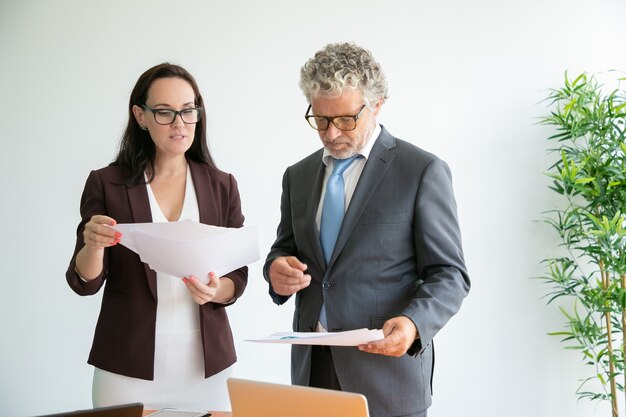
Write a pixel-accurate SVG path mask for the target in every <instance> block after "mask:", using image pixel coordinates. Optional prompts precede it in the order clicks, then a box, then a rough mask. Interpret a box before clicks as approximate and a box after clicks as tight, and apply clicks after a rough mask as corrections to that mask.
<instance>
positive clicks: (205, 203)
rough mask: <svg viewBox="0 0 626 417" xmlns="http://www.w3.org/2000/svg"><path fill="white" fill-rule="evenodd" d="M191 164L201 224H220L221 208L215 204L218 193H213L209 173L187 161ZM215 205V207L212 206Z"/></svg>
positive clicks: (199, 165) (194, 163)
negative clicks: (218, 217)
mask: <svg viewBox="0 0 626 417" xmlns="http://www.w3.org/2000/svg"><path fill="white" fill-rule="evenodd" d="M187 163H188V164H189V170H190V171H191V179H192V180H193V187H194V190H195V191H196V200H198V211H199V213H198V218H199V219H200V223H204V224H218V219H217V216H218V214H219V212H220V211H219V207H217V205H216V204H215V198H214V197H213V196H215V195H216V193H214V192H213V184H212V182H211V178H210V175H209V171H208V170H207V169H205V168H204V167H203V166H202V165H201V164H199V163H197V162H194V161H190V160H189V159H188V160H187ZM211 204H213V206H211Z"/></svg>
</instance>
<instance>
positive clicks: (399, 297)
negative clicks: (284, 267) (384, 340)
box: [264, 127, 470, 417]
mask: <svg viewBox="0 0 626 417" xmlns="http://www.w3.org/2000/svg"><path fill="white" fill-rule="evenodd" d="M323 177H324V164H323V163H322V150H319V151H318V152H315V153H314V154H312V155H310V156H308V157H307V158H305V159H303V160H302V161H300V162H298V163H296V164H295V165H293V166H291V167H289V168H287V170H286V172H285V175H284V177H283V194H282V200H281V221H280V225H279V227H278V232H277V239H276V241H275V242H274V244H273V246H272V249H271V251H270V253H269V255H268V257H267V260H266V262H265V266H264V275H265V279H266V280H268V282H269V274H268V272H269V266H270V264H271V263H272V261H273V260H274V259H275V258H277V257H279V256H290V255H292V256H296V257H298V258H299V259H300V260H301V261H302V262H304V263H305V264H307V266H308V269H307V271H306V272H307V273H309V274H310V275H311V277H312V282H311V284H310V285H309V286H308V287H307V288H305V289H303V290H301V291H299V292H298V293H296V300H295V312H294V318H293V330H294V331H305V332H306V331H314V329H315V326H316V323H317V320H318V317H319V313H320V308H321V305H322V301H324V302H325V306H326V314H327V320H328V327H329V330H331V331H342V330H352V329H358V328H362V327H366V328H370V329H376V328H378V329H380V328H382V325H383V323H384V322H385V321H386V320H388V319H390V318H392V317H396V316H401V315H402V316H406V317H408V318H410V319H411V320H412V321H413V323H415V326H416V327H417V329H418V331H419V335H420V338H419V339H418V340H417V341H416V342H415V343H414V345H413V346H412V347H411V349H409V352H408V353H409V354H407V355H404V356H403V357H400V358H394V357H388V356H381V355H373V354H369V353H364V352H361V351H359V350H358V349H357V348H355V347H333V348H332V352H333V359H334V363H335V368H336V371H337V377H338V378H339V382H340V384H341V387H342V389H343V390H345V391H352V392H359V393H362V394H364V395H365V396H366V397H367V399H368V403H369V407H370V413H371V414H372V416H373V417H390V416H406V415H412V414H415V413H418V412H420V411H422V410H425V409H426V408H428V407H429V406H430V404H431V377H432V369H433V365H434V351H433V347H432V340H433V337H434V336H435V334H436V333H437V332H438V331H439V330H440V329H441V328H442V327H443V326H444V325H445V324H446V322H447V321H448V320H449V319H450V317H452V316H453V315H454V314H455V313H456V312H457V311H458V310H459V308H460V306H461V302H462V300H463V298H464V297H465V296H466V295H467V293H468V291H469V287H470V282H469V278H468V275H467V272H466V268H465V263H464V260H463V251H462V248H461V234H460V231H459V226H458V222H457V216H456V203H455V199H454V194H453V191H452V180H451V176H450V171H449V169H448V166H447V165H446V164H445V162H443V161H441V160H440V159H438V158H437V157H436V156H434V155H432V154H430V153H427V152H425V151H423V150H421V149H419V148H417V147H415V146H413V145H411V144H409V143H407V142H405V141H402V140H400V139H397V138H395V137H393V136H392V135H391V134H389V132H387V130H386V129H385V128H384V127H383V128H382V131H381V134H380V136H379V137H378V138H377V140H376V143H375V144H374V146H373V148H372V151H371V153H370V155H369V158H368V160H367V162H366V164H365V167H364V169H363V172H362V174H361V177H360V179H359V182H358V184H357V187H356V189H355V191H354V195H353V197H352V200H351V202H350V206H349V207H348V209H347V211H346V215H345V217H344V221H343V224H342V227H341V231H340V232H339V237H338V238H337V243H336V244H335V249H334V252H333V254H332V257H331V260H330V262H329V264H328V265H326V262H325V261H324V256H323V254H322V248H321V244H320V240H319V233H318V231H317V227H316V224H315V216H316V212H317V207H318V203H319V199H320V193H321V189H322V181H323ZM270 295H271V296H272V298H273V299H274V301H275V302H276V303H277V304H282V303H284V302H285V301H287V299H288V298H289V297H284V296H280V295H277V294H275V293H274V292H273V290H272V289H271V287H270ZM310 360H311V348H310V346H300V345H299V346H296V345H294V346H293V348H292V357H291V369H292V382H293V383H294V384H298V385H308V383H309V375H310Z"/></svg>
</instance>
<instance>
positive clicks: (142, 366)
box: [65, 161, 248, 380]
mask: <svg viewBox="0 0 626 417" xmlns="http://www.w3.org/2000/svg"><path fill="white" fill-rule="evenodd" d="M188 162H189V167H190V170H191V176H192V178H193V184H194V188H195V190H196V196H197V199H198V208H199V212H200V213H199V214H200V222H201V223H206V224H211V225H216V226H225V227H241V226H243V221H244V217H243V215H242V213H241V201H240V199H239V191H238V189H237V182H236V181H235V178H234V177H233V176H232V175H230V174H226V173H224V172H221V171H219V170H216V169H212V168H209V167H208V166H206V165H203V164H200V163H196V162H193V161H188ZM80 213H81V217H82V220H81V222H80V224H79V225H78V229H77V236H76V248H75V250H74V255H73V256H72V260H71V261H70V264H69V267H68V269H67V272H66V274H65V276H66V279H67V282H68V284H69V285H70V287H71V288H72V290H74V292H76V293H77V294H79V295H92V294H95V293H96V292H98V290H100V288H101V287H102V286H103V285H104V294H103V296H102V307H101V309H100V316H99V317H98V323H97V325H96V331H95V335H94V339H93V345H92V348H91V353H90V355H89V360H88V363H90V364H91V365H94V366H96V367H98V368H100V369H104V370H106V371H109V372H114V373H117V374H120V375H126V376H130V377H135V378H141V379H147V380H152V379H154V345H155V325H156V311H157V284H156V272H154V271H153V270H151V269H150V268H149V267H148V265H147V264H145V263H142V262H141V260H140V259H139V256H138V255H137V254H136V253H135V252H132V251H131V250H129V249H127V248H126V247H124V246H122V245H115V246H112V247H110V248H107V249H106V250H105V254H104V268H103V271H102V273H101V275H100V276H99V277H98V278H96V279H95V280H93V281H90V282H84V281H83V280H81V279H80V277H79V276H78V274H77V273H76V269H75V267H76V254H77V253H78V251H79V250H80V249H81V248H82V247H83V246H84V242H83V229H84V227H85V224H86V223H87V222H88V221H89V219H90V218H91V216H93V215H95V214H104V215H107V216H109V217H112V218H114V219H115V220H116V221H117V222H118V223H147V222H151V221H152V216H151V214H150V205H149V202H148V193H147V189H146V185H144V184H139V185H136V186H126V185H124V177H123V173H122V169H121V168H120V167H118V166H108V167H106V168H102V169H99V170H97V171H91V173H90V175H89V177H88V178H87V182H86V184H85V189H84V191H83V195H82V198H81V204H80ZM207 272H208V271H207ZM227 275H228V277H229V278H231V279H232V280H233V282H234V283H235V298H234V299H233V300H232V301H231V303H232V302H234V301H235V300H236V299H237V298H239V297H240V296H241V295H242V293H243V291H244V289H245V287H246V284H247V280H248V268H247V267H243V268H240V269H237V270H235V271H232V272H230V273H228V274H227ZM198 310H199V314H200V328H201V334H202V346H203V350H204V370H205V377H207V378H208V377H209V376H211V375H214V374H216V373H218V372H220V371H222V370H224V369H226V368H227V367H229V366H230V365H232V364H233V363H235V361H236V360H237V357H236V354H235V347H234V343H233V336H232V333H231V329H230V325H229V323H228V317H227V315H226V311H225V309H224V305H223V304H214V303H207V304H205V305H203V306H199V308H198ZM181 360H184V358H181Z"/></svg>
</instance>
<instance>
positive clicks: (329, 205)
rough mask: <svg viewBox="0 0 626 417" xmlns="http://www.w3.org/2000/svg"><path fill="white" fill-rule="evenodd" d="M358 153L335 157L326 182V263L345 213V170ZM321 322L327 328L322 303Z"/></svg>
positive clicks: (323, 236)
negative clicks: (341, 157) (348, 156)
mask: <svg viewBox="0 0 626 417" xmlns="http://www.w3.org/2000/svg"><path fill="white" fill-rule="evenodd" d="M357 156H358V155H355V156H353V157H351V158H346V159H335V158H333V172H332V174H330V177H328V182H326V195H325V196H324V205H323V206H322V220H321V222H320V241H321V243H322V251H323V252H324V259H326V264H328V262H329V261H330V257H331V255H332V254H333V249H334V248H335V242H336V241H337V236H338V235H339V229H341V223H342V221H343V215H344V213H345V204H346V196H345V191H344V182H343V172H344V171H345V170H346V169H348V167H349V166H350V164H351V163H352V162H353V161H354V159H355V158H356V157H357ZM320 323H321V324H322V326H324V328H325V329H328V327H327V324H326V309H325V308H324V305H323V304H322V310H321V311H320Z"/></svg>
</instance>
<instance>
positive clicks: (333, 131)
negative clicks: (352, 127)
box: [324, 123, 343, 140]
mask: <svg viewBox="0 0 626 417" xmlns="http://www.w3.org/2000/svg"><path fill="white" fill-rule="evenodd" d="M342 133H343V132H342V131H341V130H339V129H337V126H335V125H334V124H333V123H329V124H328V129H326V132H325V133H324V135H325V136H326V138H327V139H329V140H335V139H336V138H337V137H339V136H341V135H342Z"/></svg>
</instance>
